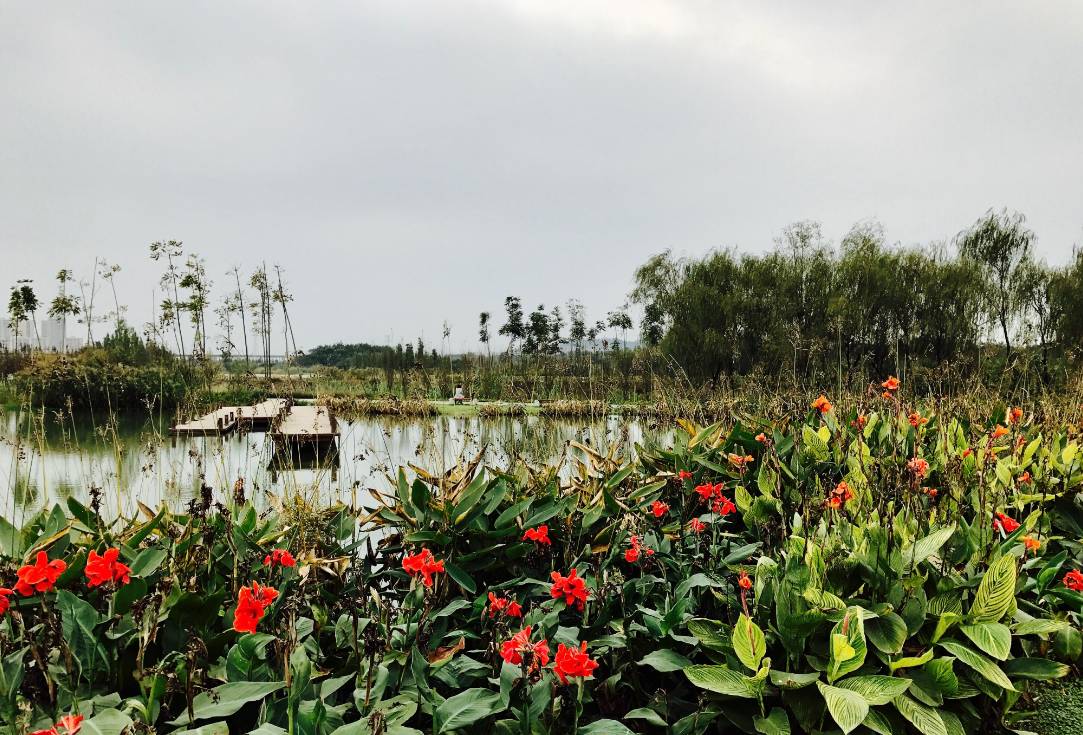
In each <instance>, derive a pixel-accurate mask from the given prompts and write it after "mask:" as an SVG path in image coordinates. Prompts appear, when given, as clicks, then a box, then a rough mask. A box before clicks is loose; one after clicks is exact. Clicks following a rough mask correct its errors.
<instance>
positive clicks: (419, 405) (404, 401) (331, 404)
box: [320, 396, 437, 417]
mask: <svg viewBox="0 0 1083 735" xmlns="http://www.w3.org/2000/svg"><path fill="white" fill-rule="evenodd" d="M320 403H321V404H322V405H324V406H327V408H328V409H330V410H331V411H332V412H333V413H335V414H338V415H340V416H346V417H350V416H409V417H425V416H435V415H436V413H437V411H436V407H435V406H434V405H433V404H432V402H431V401H429V400H427V399H424V398H395V397H394V396H388V397H385V398H360V397H352V398H351V397H331V398H324V399H321V401H320Z"/></svg>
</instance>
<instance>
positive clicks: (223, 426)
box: [170, 406, 237, 436]
mask: <svg viewBox="0 0 1083 735" xmlns="http://www.w3.org/2000/svg"><path fill="white" fill-rule="evenodd" d="M236 426H237V408H236V407H233V406H227V407H225V408H219V409H218V410H216V411H211V412H210V413H208V414H204V415H203V416H200V417H199V418H197V419H193V420H192V421H186V422H184V423H181V424H177V425H176V426H174V427H173V428H172V429H170V431H171V432H172V433H174V434H177V435H182V436H210V435H213V434H225V433H228V432H230V431H232V430H233V429H234V428H235V427H236Z"/></svg>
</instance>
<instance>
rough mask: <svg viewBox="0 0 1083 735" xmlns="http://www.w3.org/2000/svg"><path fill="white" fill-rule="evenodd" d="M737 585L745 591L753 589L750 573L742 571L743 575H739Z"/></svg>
mask: <svg viewBox="0 0 1083 735" xmlns="http://www.w3.org/2000/svg"><path fill="white" fill-rule="evenodd" d="M737 585H738V586H739V587H740V588H741V589H743V590H750V589H752V578H751V577H749V576H748V572H746V571H744V570H742V571H741V573H740V574H739V575H737Z"/></svg>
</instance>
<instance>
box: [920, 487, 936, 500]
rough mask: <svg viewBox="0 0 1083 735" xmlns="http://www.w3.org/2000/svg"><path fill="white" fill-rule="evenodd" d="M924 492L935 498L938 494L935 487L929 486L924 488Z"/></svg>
mask: <svg viewBox="0 0 1083 735" xmlns="http://www.w3.org/2000/svg"><path fill="white" fill-rule="evenodd" d="M922 492H923V493H925V494H926V495H928V496H929V497H930V498H935V497H936V495H937V490H936V488H935V487H927V488H925V489H924V490H922Z"/></svg>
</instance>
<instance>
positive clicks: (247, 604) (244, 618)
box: [233, 582, 278, 633]
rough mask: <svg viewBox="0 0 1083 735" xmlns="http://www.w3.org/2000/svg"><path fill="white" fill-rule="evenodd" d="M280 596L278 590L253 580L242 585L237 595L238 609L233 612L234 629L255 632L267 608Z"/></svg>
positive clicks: (242, 631)
mask: <svg viewBox="0 0 1083 735" xmlns="http://www.w3.org/2000/svg"><path fill="white" fill-rule="evenodd" d="M276 597H278V590H276V589H274V588H273V587H264V586H262V585H260V584H259V583H258V582H253V583H252V585H251V586H250V587H241V590H240V592H239V593H238V595H237V609H236V610H235V611H234V613H233V629H234V630H235V631H237V632H238V633H255V632H256V626H257V625H258V624H259V621H260V620H261V619H262V618H263V615H264V613H265V612H266V611H267V608H268V607H269V606H270V605H271V603H272V602H274V601H275V598H276Z"/></svg>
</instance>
